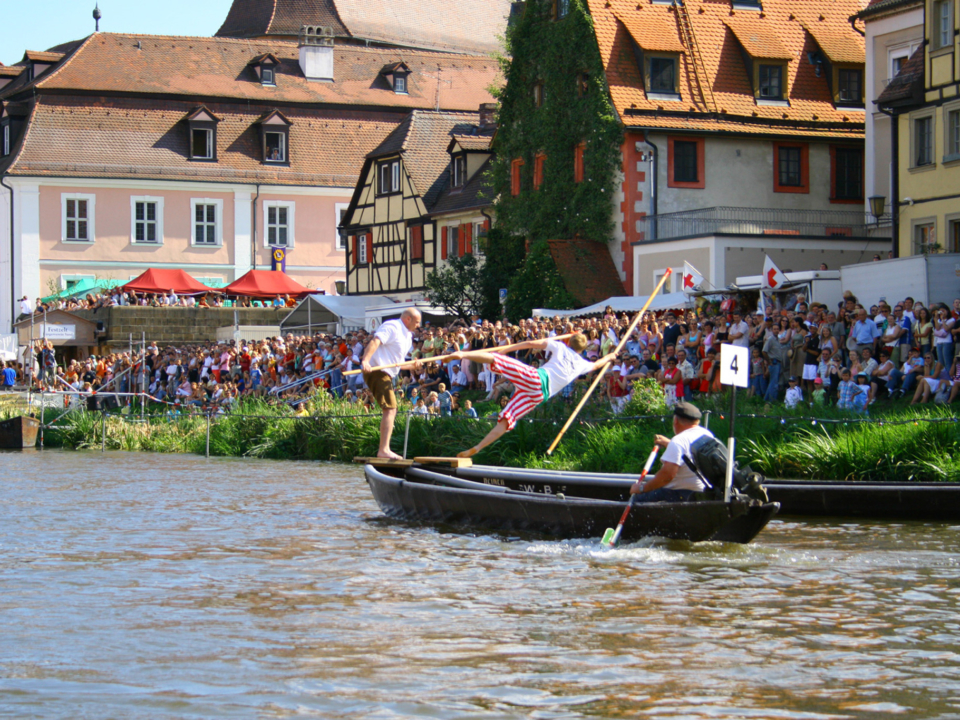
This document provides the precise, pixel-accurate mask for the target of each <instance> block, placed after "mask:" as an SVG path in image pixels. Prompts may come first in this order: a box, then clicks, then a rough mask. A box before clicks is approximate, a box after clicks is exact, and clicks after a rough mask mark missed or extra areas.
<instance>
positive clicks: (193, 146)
mask: <svg viewBox="0 0 960 720" xmlns="http://www.w3.org/2000/svg"><path fill="white" fill-rule="evenodd" d="M186 121H187V127H188V128H189V133H190V137H189V142H190V147H189V153H190V155H189V157H190V159H191V160H196V161H199V162H216V160H217V123H219V122H220V118H218V117H217V116H216V115H214V114H213V113H212V112H210V111H209V110H207V108H205V107H199V108H197V109H196V110H194V111H193V112H192V113H190V114H189V115H187V117H186Z"/></svg>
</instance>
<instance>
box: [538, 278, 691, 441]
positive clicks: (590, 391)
mask: <svg viewBox="0 0 960 720" xmlns="http://www.w3.org/2000/svg"><path fill="white" fill-rule="evenodd" d="M672 274H673V270H671V269H670V268H667V271H666V272H665V273H664V275H663V277H662V278H660V282H658V283H657V287H656V288H654V291H653V292H652V293H651V294H650V297H648V298H647V302H646V303H644V305H643V307H642V308H640V312H638V313H637V316H636V317H635V318H634V319H633V322H632V323H630V327H628V328H627V329H626V331H625V332H624V333H623V336H622V337H621V338H620V342H619V343H617V347H616V348H614V350H613V354H614V355H616V354H617V353H619V352H620V350H621V349H622V348H623V346H624V345H626V343H627V338H629V337H630V336H631V335H632V334H633V331H634V329H635V328H636V327H637V325H638V324H639V322H640V318H642V317H643V314H644V313H645V312H646V311H647V308H648V307H650V303H652V302H653V299H654V298H655V297H656V296H657V295H658V294H659V293H660V290H661V289H662V288H663V285H664V283H665V282H667V278H668V277H670V276H671V275H672ZM609 365H610V363H607V364H606V365H604V366H603V367H602V368H600V370H599V371H598V372H597V376H596V377H595V378H594V379H593V384H592V385H590V388H589V389H588V390H587V393H586V394H585V395H584V396H583V397H582V398H581V399H580V402H579V404H578V405H577V407H576V408H575V409H574V411H573V414H572V415H570V418H569V419H568V420H567V422H566V423H565V424H564V426H563V427H562V428H561V429H560V434H559V435H557V439H556V440H554V441H553V443H552V444H551V445H550V447H549V448H548V449H547V455H552V454H553V451H554V450H556V449H557V445H558V444H559V443H560V439H561V438H562V437H563V435H564V433H566V432H567V430H568V429H569V428H570V425H571V424H572V423H573V421H574V419H576V417H577V415H578V414H579V413H580V411H581V410H582V409H583V406H584V405H586V404H587V400H589V399H590V396H591V395H592V394H593V391H594V390H595V389H596V387H597V385H599V384H600V380H601V379H602V378H603V375H604V373H605V372H606V371H607V367H608V366H609Z"/></svg>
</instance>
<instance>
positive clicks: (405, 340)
mask: <svg viewBox="0 0 960 720" xmlns="http://www.w3.org/2000/svg"><path fill="white" fill-rule="evenodd" d="M374 337H375V338H378V339H379V340H380V347H378V348H377V349H376V351H375V352H374V353H373V355H371V356H370V366H371V367H377V366H378V365H393V364H394V363H402V362H403V361H404V360H405V359H406V358H407V354H408V353H409V352H410V348H412V347H413V333H412V332H410V331H409V330H407V326H406V325H404V324H403V322H401V321H400V319H399V318H398V319H396V320H387V321H386V322H385V323H384V324H383V325H381V326H380V328H379V329H378V330H377V332H376V333H374ZM384 372H385V373H387V375H389V376H390V377H396V376H397V373H399V372H400V370H399V368H395V367H394V368H387V369H385V370H384Z"/></svg>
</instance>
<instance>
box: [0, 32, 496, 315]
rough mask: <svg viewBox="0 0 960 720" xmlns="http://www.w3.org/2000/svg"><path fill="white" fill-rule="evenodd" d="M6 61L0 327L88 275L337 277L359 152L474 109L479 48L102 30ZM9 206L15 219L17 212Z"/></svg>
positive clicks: (0, 123) (1, 116)
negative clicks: (174, 271) (278, 272)
mask: <svg viewBox="0 0 960 720" xmlns="http://www.w3.org/2000/svg"><path fill="white" fill-rule="evenodd" d="M54 50H55V52H44V53H34V52H32V51H30V52H27V53H26V54H25V56H24V59H23V61H22V62H21V63H20V64H18V65H17V66H16V67H15V68H3V69H2V71H0V133H2V135H0V137H2V138H3V144H2V145H0V151H2V152H0V181H2V187H0V264H2V266H3V267H6V268H11V270H9V271H5V272H4V273H2V274H0V324H9V322H10V320H11V319H12V314H13V313H14V312H15V308H14V306H13V304H11V298H14V297H16V298H20V297H23V296H24V295H27V296H28V297H29V298H30V299H31V301H32V300H33V299H35V298H37V297H39V296H44V295H48V294H51V293H50V291H51V290H53V289H59V288H63V287H70V286H71V285H73V284H75V283H77V282H79V281H81V280H83V279H86V278H98V279H119V280H124V281H125V280H128V279H129V278H131V277H133V276H136V275H138V274H140V273H141V272H143V270H144V269H146V268H182V269H185V270H186V271H188V272H189V273H190V274H191V275H193V276H194V277H196V278H198V279H200V280H202V281H204V282H209V283H213V284H220V283H228V282H230V281H232V280H233V279H235V278H237V277H239V276H240V275H242V274H243V273H244V272H246V271H247V270H248V269H250V268H264V267H269V266H270V263H271V255H272V248H273V247H277V246H282V247H285V248H286V249H287V251H288V252H287V259H286V271H287V272H288V274H290V275H291V276H292V277H294V278H295V279H296V280H298V281H299V282H301V283H303V284H305V285H307V286H309V287H312V288H315V289H317V290H318V291H326V292H333V291H334V289H335V286H336V285H337V283H340V282H343V281H345V280H346V273H345V259H346V256H347V250H346V246H345V245H344V244H343V239H342V237H341V235H340V233H339V231H338V225H339V224H340V221H341V218H342V216H343V214H344V213H345V212H346V209H347V206H348V204H349V201H350V198H351V196H352V193H353V191H354V187H355V185H356V182H357V178H358V172H359V170H360V168H361V167H362V165H363V163H364V159H365V157H366V156H367V154H368V153H370V152H371V151H372V150H373V149H375V148H376V147H377V146H378V145H379V144H380V143H381V142H382V141H383V140H384V138H385V137H387V136H388V135H389V134H390V133H391V132H392V131H393V130H394V129H395V128H397V126H398V125H400V124H401V123H402V122H403V121H404V119H405V118H406V117H408V116H409V114H410V112H411V111H413V110H416V109H426V108H430V109H434V108H437V107H439V108H440V110H441V111H449V112H476V110H477V108H478V107H479V106H480V105H481V104H482V103H484V102H489V101H491V100H492V97H491V96H490V93H489V92H488V90H487V88H488V87H489V86H490V85H491V83H492V82H493V81H494V78H495V76H496V73H497V71H498V68H497V65H496V63H495V62H494V61H493V60H492V59H490V58H487V57H484V56H481V55H477V54H462V53H455V52H446V51H444V52H441V51H436V50H426V49H417V48H410V47H402V48H401V47H399V46H387V45H383V44H381V45H376V46H372V45H371V46H370V47H368V46H366V45H365V44H358V43H337V42H335V38H333V37H332V31H331V30H330V29H329V28H328V27H326V26H322V27H320V26H304V27H302V28H301V35H300V37H299V38H298V39H295V40H294V41H293V42H290V41H288V40H285V39H271V38H267V39H235V38H226V37H217V38H204V37H167V36H152V35H139V34H115V33H96V34H94V35H91V36H89V37H87V38H85V39H84V40H82V41H79V42H77V43H72V44H68V45H64V46H60V47H58V48H55V49H54ZM11 218H12V222H11Z"/></svg>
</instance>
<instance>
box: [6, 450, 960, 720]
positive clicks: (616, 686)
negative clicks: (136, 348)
mask: <svg viewBox="0 0 960 720" xmlns="http://www.w3.org/2000/svg"><path fill="white" fill-rule="evenodd" d="M0 493H2V495H0V497H2V502H0V716H2V717H17V718H32V717H36V718H78V717H89V718H219V717H224V718H252V717H257V718H287V717H318V718H421V717H422V718H439V719H447V718H449V719H453V718H457V719H472V718H537V719H546V718H628V717H629V718H635V717H651V718H798V719H803V720H807V719H811V718H861V717H869V718H886V717H904V718H946V717H951V718H956V717H960V654H958V653H960V614H958V612H957V611H958V603H960V562H958V554H957V551H958V549H960V527H955V526H951V525H946V524H938V523H879V522H876V523H869V522H868V523H862V522H843V521H836V522H823V521H817V522H798V521H795V520H787V521H774V522H773V523H772V524H771V525H770V526H768V528H767V529H766V530H765V531H764V532H763V533H762V534H761V535H760V536H759V537H758V538H757V540H756V541H755V542H754V543H753V544H751V545H749V546H736V545H723V544H716V543H707V544H702V545H697V546H693V545H690V544H686V543H680V542H671V543H665V542H659V543H658V542H643V543H637V544H633V545H628V546H626V547H623V548H621V549H618V550H614V551H600V550H598V544H597V542H595V541H590V542H584V541H577V542H556V541H543V540H538V539H531V538H508V537H502V536H493V535H482V534H468V533H454V532H449V531H447V532H440V531H438V530H436V529H434V528H429V527H420V526H416V525H409V524H404V523H397V522H393V521H388V520H385V519H383V518H382V516H381V515H380V513H379V511H378V509H377V507H376V505H375V503H374V502H373V500H372V498H371V496H370V493H369V491H368V489H367V487H366V484H365V483H364V481H363V476H362V471H361V469H360V468H359V467H355V466H344V465H333V464H318V463H303V462H270V461H252V460H238V459H210V460H207V459H204V458H199V457H192V456H183V455H149V454H133V453H107V454H100V453H93V452H91V453H77V452H56V451H46V452H43V453H40V452H26V453H23V454H15V453H6V454H0ZM610 520H611V525H613V524H615V522H616V520H617V518H614V517H611V519H610Z"/></svg>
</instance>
